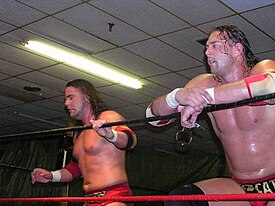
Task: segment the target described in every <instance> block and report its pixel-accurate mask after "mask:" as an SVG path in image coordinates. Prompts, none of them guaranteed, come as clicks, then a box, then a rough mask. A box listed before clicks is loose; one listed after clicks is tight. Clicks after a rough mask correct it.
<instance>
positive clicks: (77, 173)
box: [64, 161, 82, 180]
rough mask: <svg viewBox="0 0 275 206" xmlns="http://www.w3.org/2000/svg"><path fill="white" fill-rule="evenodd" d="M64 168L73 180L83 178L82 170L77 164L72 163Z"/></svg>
mask: <svg viewBox="0 0 275 206" xmlns="http://www.w3.org/2000/svg"><path fill="white" fill-rule="evenodd" d="M64 168H66V169H67V170H69V172H70V173H71V174H72V177H73V180H75V179H78V178H80V177H82V173H81V170H80V168H79V166H78V164H77V163H76V162H73V161H70V162H69V163H68V164H67V165H66V166H65V167H64Z"/></svg>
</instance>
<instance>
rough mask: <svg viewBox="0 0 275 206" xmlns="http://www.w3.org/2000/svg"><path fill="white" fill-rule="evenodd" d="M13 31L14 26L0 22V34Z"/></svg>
mask: <svg viewBox="0 0 275 206" xmlns="http://www.w3.org/2000/svg"><path fill="white" fill-rule="evenodd" d="M13 29H15V27H14V26H12V25H9V24H6V23H4V22H2V21H0V34H4V33H6V32H8V31H11V30H13Z"/></svg>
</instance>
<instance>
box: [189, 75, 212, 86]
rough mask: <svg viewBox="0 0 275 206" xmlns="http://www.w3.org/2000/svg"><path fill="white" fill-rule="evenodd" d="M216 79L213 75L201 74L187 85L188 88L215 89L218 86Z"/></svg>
mask: <svg viewBox="0 0 275 206" xmlns="http://www.w3.org/2000/svg"><path fill="white" fill-rule="evenodd" d="M216 83H217V82H216V81H215V77H214V75H213V74H201V75H198V76H196V77H195V78H193V79H191V80H190V81H189V82H188V83H187V84H186V87H189V86H190V87H193V86H199V87H206V88H208V87H213V86H215V85H216Z"/></svg>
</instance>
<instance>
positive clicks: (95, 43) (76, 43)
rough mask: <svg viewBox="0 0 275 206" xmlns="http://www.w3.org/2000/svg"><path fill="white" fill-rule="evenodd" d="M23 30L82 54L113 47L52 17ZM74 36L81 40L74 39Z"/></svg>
mask: <svg viewBox="0 0 275 206" xmlns="http://www.w3.org/2000/svg"><path fill="white" fill-rule="evenodd" d="M25 28H26V29H27V30H29V31H32V32H35V33H36V34H39V35H41V36H43V37H45V38H49V39H52V40H54V41H56V42H59V43H60V44H63V45H65V46H68V47H71V48H72V49H75V50H79V51H80V52H83V53H96V52H99V51H102V50H106V49H110V48H113V47H114V46H113V45H111V44H109V43H107V42H106V41H103V40H101V39H99V38H96V37H94V36H92V35H90V34H88V33H87V32H84V31H82V30H79V29H77V28H75V27H73V26H71V25H69V24H66V23H64V22H62V21H60V20H57V19H55V18H52V17H48V18H45V19H42V20H40V21H37V22H35V23H33V24H31V25H28V26H26V27H24V29H25ZM76 36H81V38H75V37H76Z"/></svg>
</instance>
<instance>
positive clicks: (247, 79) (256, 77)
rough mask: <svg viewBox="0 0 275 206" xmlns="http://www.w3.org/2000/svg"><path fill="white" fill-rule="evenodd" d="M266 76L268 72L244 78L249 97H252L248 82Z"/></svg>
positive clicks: (262, 78)
mask: <svg viewBox="0 0 275 206" xmlns="http://www.w3.org/2000/svg"><path fill="white" fill-rule="evenodd" d="M267 76H268V74H258V75H254V76H250V77H246V78H245V79H244V81H245V84H246V87H247V90H248V93H249V96H250V98H252V97H253V95H252V92H251V87H250V84H251V83H253V82H259V81H262V80H264V79H265V78H266V77H267Z"/></svg>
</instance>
